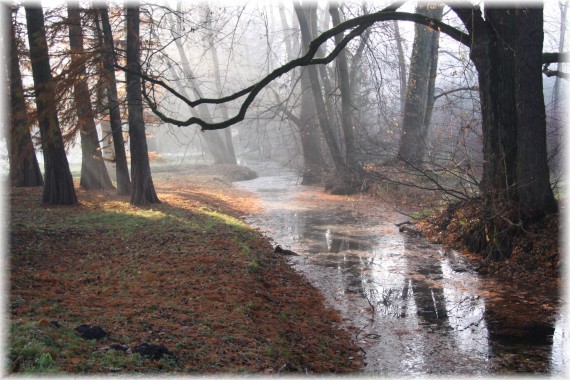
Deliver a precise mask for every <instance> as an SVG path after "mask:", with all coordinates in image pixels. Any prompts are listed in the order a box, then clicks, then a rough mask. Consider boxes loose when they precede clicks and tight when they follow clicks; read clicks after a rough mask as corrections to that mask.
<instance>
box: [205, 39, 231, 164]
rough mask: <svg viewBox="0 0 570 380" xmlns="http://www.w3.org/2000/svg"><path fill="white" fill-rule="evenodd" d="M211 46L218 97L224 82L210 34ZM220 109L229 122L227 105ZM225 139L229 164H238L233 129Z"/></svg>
mask: <svg viewBox="0 0 570 380" xmlns="http://www.w3.org/2000/svg"><path fill="white" fill-rule="evenodd" d="M208 39H209V44H210V52H211V54H212V64H213V69H214V77H215V79H216V90H217V91H218V96H221V95H222V80H221V78H220V63H219V62H218V50H217V49H216V45H215V44H214V34H213V33H210V35H209V36H208ZM220 108H221V109H222V117H223V118H224V120H228V119H229V118H230V117H229V115H228V108H227V106H226V104H225V103H224V104H221V105H220ZM224 137H225V140H226V141H225V142H226V151H227V153H228V157H227V158H228V162H229V163H230V164H237V158H236V152H235V149H234V143H233V140H232V130H231V127H227V128H225V129H224Z"/></svg>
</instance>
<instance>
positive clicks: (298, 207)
mask: <svg viewBox="0 0 570 380" xmlns="http://www.w3.org/2000/svg"><path fill="white" fill-rule="evenodd" d="M255 170H256V171H258V172H259V174H260V177H259V178H257V179H255V180H251V181H244V182H239V183H236V186H238V187H239V188H241V189H244V190H248V191H250V192H252V193H254V194H256V196H257V197H259V199H260V200H261V201H262V205H263V206H264V211H263V212H260V213H257V214H253V215H250V216H249V217H248V222H249V223H251V224H252V225H254V226H256V227H258V228H260V229H261V230H262V231H263V232H264V233H265V234H266V235H267V236H268V237H269V238H270V239H272V240H273V241H274V242H275V244H280V245H282V246H283V247H284V248H287V249H291V250H293V251H295V252H297V253H298V254H299V256H296V257H291V258H290V259H288V260H290V263H291V265H293V267H294V268H296V269H297V270H298V271H299V272H302V273H303V274H305V275H306V277H307V278H309V279H310V280H311V282H312V283H313V284H314V285H315V286H317V287H318V288H319V289H320V290H321V291H322V292H323V293H324V294H325V296H326V298H327V300H328V302H329V303H330V305H331V306H333V307H334V308H336V309H337V310H339V311H340V312H341V315H342V317H343V319H344V320H345V322H346V324H347V326H352V327H353V331H354V337H355V340H356V341H357V343H358V344H359V346H360V347H362V350H363V351H364V352H365V353H366V366H365V368H364V371H366V372H369V373H374V374H388V375H421V374H470V375H476V374H480V375H485V374H497V373H500V374H505V373H521V372H524V373H545V374H551V375H562V374H563V373H565V366H566V363H567V361H568V360H567V359H568V356H567V354H565V351H570V350H569V348H570V345H569V343H568V337H567V334H568V328H567V323H566V321H565V318H564V316H563V313H561V312H558V311H557V310H553V307H552V306H551V305H552V304H553V302H552V297H553V290H552V289H542V290H539V289H531V290H530V291H529V290H526V291H525V290H524V289H525V287H524V284H509V285H508V286H505V284H499V283H497V282H496V280H493V279H492V278H483V277H481V276H479V275H478V274H477V273H476V272H475V270H474V265H475V264H474V263H472V262H470V261H468V260H467V259H465V258H464V257H462V256H461V255H459V254H458V253H456V252H454V251H447V250H445V249H444V248H443V247H441V246H438V245H433V244H429V243H427V242H426V241H424V240H423V239H420V238H418V237H415V236H409V235H407V234H402V233H400V232H399V231H398V228H397V227H395V226H394V223H398V222H402V221H405V220H407V217H405V216H403V215H401V214H399V213H397V212H395V211H394V210H393V209H392V208H390V205H383V204H381V203H380V202H379V201H377V200H376V201H373V200H371V199H370V198H367V197H363V196H359V197H346V196H331V195H327V194H324V193H323V192H322V190H321V189H320V188H315V187H308V186H302V185H300V184H299V183H300V178H299V176H298V175H296V174H295V173H293V172H291V171H289V170H286V169H278V168H276V167H266V168H255ZM515 290H516V291H515ZM537 305H542V306H537ZM537 307H543V308H544V310H543V311H541V310H539V311H538V312H539V313H540V314H541V315H546V314H548V315H549V316H551V317H550V318H540V321H536V322H533V321H528V318H526V319H527V320H526V321H525V322H524V323H523V326H522V327H521V324H520V321H519V322H513V321H518V320H524V319H525V318H518V319H517V317H520V316H521V315H523V314H524V313H525V312H526V311H527V310H529V308H537ZM505 309H507V310H508V311H509V312H507V313H506V315H507V317H504V315H503V314H504V313H502V312H501V313H497V312H496V310H505ZM509 315H511V316H512V317H509ZM545 320H546V322H545ZM509 321H510V322H509ZM507 325H508V326H507Z"/></svg>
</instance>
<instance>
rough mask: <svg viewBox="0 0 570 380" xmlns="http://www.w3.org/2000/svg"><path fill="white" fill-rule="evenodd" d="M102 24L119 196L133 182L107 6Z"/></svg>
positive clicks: (101, 9)
mask: <svg viewBox="0 0 570 380" xmlns="http://www.w3.org/2000/svg"><path fill="white" fill-rule="evenodd" d="M99 15H100V16H101V24H102V26H103V67H104V72H105V83H106V85H107V102H108V105H109V121H110V123H111V131H112V132H113V148H114V149H115V165H116V169H117V192H118V194H119V195H129V194H130V193H131V180H130V178H129V167H128V164H127V155H126V153H125V141H124V139H123V127H122V121H121V111H120V109H119V95H118V94H117V79H116V77H115V67H114V54H115V53H114V45H113V33H112V31H111V24H110V23H109V11H108V10H107V6H106V5H101V8H100V9H99Z"/></svg>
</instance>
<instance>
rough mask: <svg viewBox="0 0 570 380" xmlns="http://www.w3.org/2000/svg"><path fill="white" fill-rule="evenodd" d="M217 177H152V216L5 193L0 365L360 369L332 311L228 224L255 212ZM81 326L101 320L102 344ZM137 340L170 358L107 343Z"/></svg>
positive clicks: (94, 196)
mask: <svg viewBox="0 0 570 380" xmlns="http://www.w3.org/2000/svg"><path fill="white" fill-rule="evenodd" d="M223 169H224V170H226V171H230V169H228V168H223ZM209 170H210V171H212V170H213V169H212V168H210V169H209ZM221 175H222V176H223V173H221V174H220V173H211V172H209V171H208V170H203V171H202V172H200V173H196V172H192V173H190V172H184V171H180V172H177V173H176V174H175V175H172V173H170V172H161V173H157V174H155V178H154V180H155V184H156V187H157V191H158V194H159V198H160V199H161V201H162V203H161V204H158V205H153V206H152V207H149V208H138V207H135V206H132V205H130V204H129V199H128V197H121V196H117V195H115V194H114V192H105V191H85V190H83V189H78V198H79V201H80V203H79V205H76V206H46V205H41V204H40V202H39V199H40V194H41V189H40V188H34V189H12V190H11V193H10V195H9V196H10V207H11V213H10V220H9V222H10V233H9V239H10V240H9V242H10V264H9V277H10V297H9V302H10V306H9V313H10V334H9V348H10V357H9V369H10V370H11V371H12V372H68V373H78V372H87V373H89V372H94V373H101V372H127V373H131V372H132V373H136V372H143V373H148V372H184V373H220V372H224V373H276V372H278V371H279V370H280V369H283V368H286V369H287V371H298V372H302V373H313V372H315V373H345V372H352V371H357V370H358V369H359V368H361V366H362V360H363V358H362V356H361V354H359V352H358V347H356V345H355V344H354V343H353V341H352V338H351V336H350V334H349V332H348V331H346V330H345V329H343V328H342V327H341V323H340V318H339V315H338V314H337V312H336V311H334V310H332V309H329V308H327V307H325V305H324V299H323V297H322V295H321V294H320V293H319V292H318V291H317V290H316V289H315V288H314V287H313V286H311V285H310V284H309V282H308V281H307V280H306V279H304V278H303V277H302V276H301V275H299V274H297V273H296V272H295V271H294V270H293V269H292V268H291V267H290V266H288V265H287V263H286V262H285V261H284V260H283V258H282V257H281V256H277V255H275V254H274V253H273V248H272V247H271V246H270V244H269V242H268V241H267V240H266V239H265V238H264V237H263V236H262V235H261V233H259V232H258V231H257V230H255V229H252V228H251V227H249V226H247V225H246V224H245V223H243V222H242V221H241V220H240V219H239V217H240V215H242V213H243V212H244V211H247V210H255V209H256V208H257V207H259V206H258V205H257V204H256V203H255V201H254V200H252V199H251V197H247V196H243V197H242V196H240V192H239V191H238V190H236V189H235V188H232V187H231V184H229V181H228V182H225V181H220V180H216V178H219V177H220V176H221ZM82 324H87V325H96V326H101V327H102V328H103V329H105V331H107V332H108V336H106V337H105V338H103V339H100V340H97V341H84V340H83V339H82V338H81V337H80V336H79V334H78V333H76V332H74V331H73V330H74V329H75V328H76V327H77V326H79V325H82ZM30 344H36V346H37V347H38V348H37V350H30V349H29V348H30ZM144 344H146V345H157V346H158V347H164V350H166V351H167V352H169V353H171V354H172V355H165V356H164V357H162V358H161V359H160V360H156V359H153V358H150V357H148V356H140V355H139V354H136V353H132V354H131V353H129V351H126V352H125V350H114V349H113V350H110V349H107V350H106V349H104V348H105V347H107V348H108V347H111V346H113V345H116V346H119V347H124V346H128V347H129V348H132V350H134V349H135V348H136V347H140V346H141V345H144ZM101 348H103V349H101ZM132 350H131V352H132ZM166 351H165V352H166ZM40 359H42V360H40ZM40 364H41V365H40Z"/></svg>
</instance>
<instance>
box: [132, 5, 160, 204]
mask: <svg viewBox="0 0 570 380" xmlns="http://www.w3.org/2000/svg"><path fill="white" fill-rule="evenodd" d="M140 46H141V41H140V9H139V4H138V2H136V3H135V2H131V3H129V4H128V6H127V69H128V71H127V72H126V81H127V107H128V111H129V140H130V147H131V178H132V181H133V183H132V190H131V203H132V204H134V205H137V206H140V205H146V204H151V203H160V201H159V199H158V196H157V195H156V191H155V189H154V184H153V183H152V176H151V173H150V163H149V159H148V147H147V142H146V132H145V125H144V118H143V116H144V114H143V102H142V92H141V91H142V90H141V78H140V72H141V68H140Z"/></svg>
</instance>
